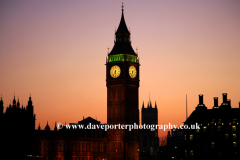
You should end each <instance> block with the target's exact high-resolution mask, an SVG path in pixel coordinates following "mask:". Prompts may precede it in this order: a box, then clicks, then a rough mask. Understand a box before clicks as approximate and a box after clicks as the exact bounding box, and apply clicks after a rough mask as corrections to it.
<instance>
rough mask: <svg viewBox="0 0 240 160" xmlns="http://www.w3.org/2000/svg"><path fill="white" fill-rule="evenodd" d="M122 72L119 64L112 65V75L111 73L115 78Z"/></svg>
mask: <svg viewBox="0 0 240 160" xmlns="http://www.w3.org/2000/svg"><path fill="white" fill-rule="evenodd" d="M120 73H121V69H120V67H119V66H117V65H114V66H112V68H111V69H110V75H111V76H112V77H113V78H117V77H119V75H120Z"/></svg>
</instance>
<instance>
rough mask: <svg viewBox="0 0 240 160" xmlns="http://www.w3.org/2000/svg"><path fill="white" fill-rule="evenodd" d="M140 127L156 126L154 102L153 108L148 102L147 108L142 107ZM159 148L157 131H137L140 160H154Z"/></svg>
mask: <svg viewBox="0 0 240 160" xmlns="http://www.w3.org/2000/svg"><path fill="white" fill-rule="evenodd" d="M141 115H142V121H141V122H142V125H144V124H145V125H158V109H157V104H156V102H155V107H154V108H153V107H152V103H151V101H149V103H148V105H147V107H146V108H145V107H144V102H143V105H142V114H141ZM158 147H159V138H158V129H155V130H151V129H140V130H139V149H140V155H141V159H146V158H148V159H149V158H152V159H154V158H156V156H157V149H158Z"/></svg>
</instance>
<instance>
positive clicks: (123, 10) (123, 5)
mask: <svg viewBox="0 0 240 160" xmlns="http://www.w3.org/2000/svg"><path fill="white" fill-rule="evenodd" d="M123 8H124V5H123V2H122V12H123V11H124V9H123Z"/></svg>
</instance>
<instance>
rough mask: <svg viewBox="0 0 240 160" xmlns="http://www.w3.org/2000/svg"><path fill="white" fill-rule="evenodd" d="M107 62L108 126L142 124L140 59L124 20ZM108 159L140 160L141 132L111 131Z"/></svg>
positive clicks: (117, 32) (121, 22)
mask: <svg viewBox="0 0 240 160" xmlns="http://www.w3.org/2000/svg"><path fill="white" fill-rule="evenodd" d="M114 43H115V44H114V46H113V48H112V50H111V52H110V53H109V54H108V57H107V60H106V61H107V62H106V85H107V123H108V125H116V126H119V124H120V125H125V126H126V125H132V126H134V124H135V126H136V125H138V124H139V110H138V88H139V60H138V55H137V54H136V53H135V52H134V50H133V48H132V46H131V40H130V32H129V30H128V28H127V25H126V23H125V20H124V14H123V6H122V17H121V20H120V24H119V26H118V29H117V31H116V32H115V41H114ZM108 140H109V146H108V155H109V157H108V159H111V160H113V159H116V160H138V159H139V152H138V151H139V142H138V129H131V131H130V130H129V127H128V128H125V129H122V128H119V127H117V128H116V129H115V128H114V129H108Z"/></svg>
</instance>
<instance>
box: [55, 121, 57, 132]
mask: <svg viewBox="0 0 240 160" xmlns="http://www.w3.org/2000/svg"><path fill="white" fill-rule="evenodd" d="M54 131H57V123H56V122H55V127H54Z"/></svg>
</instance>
